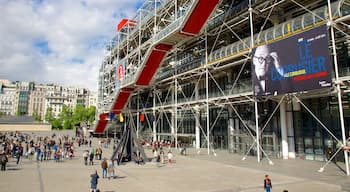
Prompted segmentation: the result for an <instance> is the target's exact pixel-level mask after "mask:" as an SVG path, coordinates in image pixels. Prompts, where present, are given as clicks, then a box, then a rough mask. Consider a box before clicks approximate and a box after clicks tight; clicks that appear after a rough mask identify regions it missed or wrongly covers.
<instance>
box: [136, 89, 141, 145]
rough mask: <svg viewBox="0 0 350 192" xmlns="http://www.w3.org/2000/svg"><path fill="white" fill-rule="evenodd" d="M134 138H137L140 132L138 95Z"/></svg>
mask: <svg viewBox="0 0 350 192" xmlns="http://www.w3.org/2000/svg"><path fill="white" fill-rule="evenodd" d="M136 115H137V117H136V138H139V130H140V112H139V93H137V113H136Z"/></svg>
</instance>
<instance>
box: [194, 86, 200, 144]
mask: <svg viewBox="0 0 350 192" xmlns="http://www.w3.org/2000/svg"><path fill="white" fill-rule="evenodd" d="M195 98H196V100H199V90H198V86H196V87H195ZM194 111H195V119H196V125H195V126H196V127H195V129H196V130H195V134H196V145H195V146H194V147H196V149H199V148H200V140H201V135H200V134H201V130H200V121H199V120H197V119H200V109H199V105H198V104H197V105H196V106H195V109H194Z"/></svg>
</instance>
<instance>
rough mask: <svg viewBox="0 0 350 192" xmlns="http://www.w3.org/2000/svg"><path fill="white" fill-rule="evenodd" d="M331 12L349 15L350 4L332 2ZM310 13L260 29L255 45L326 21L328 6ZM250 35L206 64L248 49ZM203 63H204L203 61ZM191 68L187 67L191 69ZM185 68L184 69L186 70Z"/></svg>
mask: <svg viewBox="0 0 350 192" xmlns="http://www.w3.org/2000/svg"><path fill="white" fill-rule="evenodd" d="M331 8H332V13H333V16H334V17H335V18H339V17H342V16H346V15H350V5H347V4H342V2H341V1H340V2H334V3H332V4H331ZM312 12H313V13H314V14H312V13H305V14H303V15H300V16H298V17H295V18H293V19H291V20H289V21H286V22H284V23H281V24H278V25H276V26H274V27H272V28H269V29H266V30H264V31H262V32H261V33H260V34H255V35H254V42H255V45H256V46H258V45H261V44H266V43H270V42H272V41H277V40H280V39H281V38H283V37H288V36H290V35H293V34H296V33H299V32H301V31H303V30H307V29H309V28H311V27H313V26H318V25H321V24H324V23H325V22H326V18H327V16H328V7H327V6H323V7H320V8H317V9H315V10H313V11H312ZM249 45H250V37H247V38H244V39H242V41H238V42H234V43H232V44H230V45H228V46H225V47H222V48H220V49H218V50H215V51H213V52H212V53H211V54H210V55H209V56H208V64H212V63H215V62H217V61H220V60H222V59H224V58H227V57H230V56H234V55H238V54H241V53H242V52H244V51H247V50H249ZM203 64H204V63H203ZM191 69H193V68H188V70H191ZM175 70H176V69H174V68H169V69H167V70H165V71H163V72H164V73H167V74H174V72H175ZM188 70H186V71H188ZM166 77H169V76H167V75H164V76H163V75H161V74H159V75H157V76H156V78H157V79H158V80H161V79H164V78H166Z"/></svg>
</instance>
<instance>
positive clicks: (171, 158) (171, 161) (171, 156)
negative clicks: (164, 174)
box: [167, 151, 174, 164]
mask: <svg viewBox="0 0 350 192" xmlns="http://www.w3.org/2000/svg"><path fill="white" fill-rule="evenodd" d="M167 156H168V163H169V164H172V163H173V158H174V155H173V154H172V153H171V151H169V152H168V155H167Z"/></svg>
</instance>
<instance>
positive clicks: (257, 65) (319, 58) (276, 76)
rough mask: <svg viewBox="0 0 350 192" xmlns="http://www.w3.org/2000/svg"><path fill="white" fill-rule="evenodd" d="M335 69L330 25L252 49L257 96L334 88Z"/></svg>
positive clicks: (254, 88)
mask: <svg viewBox="0 0 350 192" xmlns="http://www.w3.org/2000/svg"><path fill="white" fill-rule="evenodd" d="M331 72H332V67H331V62H330V53H329V48H328V30H327V26H326V25H322V26H319V27H315V28H313V29H310V30H307V31H305V32H302V33H299V34H297V35H293V36H291V37H288V38H286V39H283V40H280V41H276V42H274V43H271V44H267V45H262V46H258V47H256V48H254V49H253V50H252V83H253V93H254V95H255V96H268V95H279V94H284V93H294V92H301V91H308V90H314V89H321V88H325V87H330V86H331V83H332V81H331Z"/></svg>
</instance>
